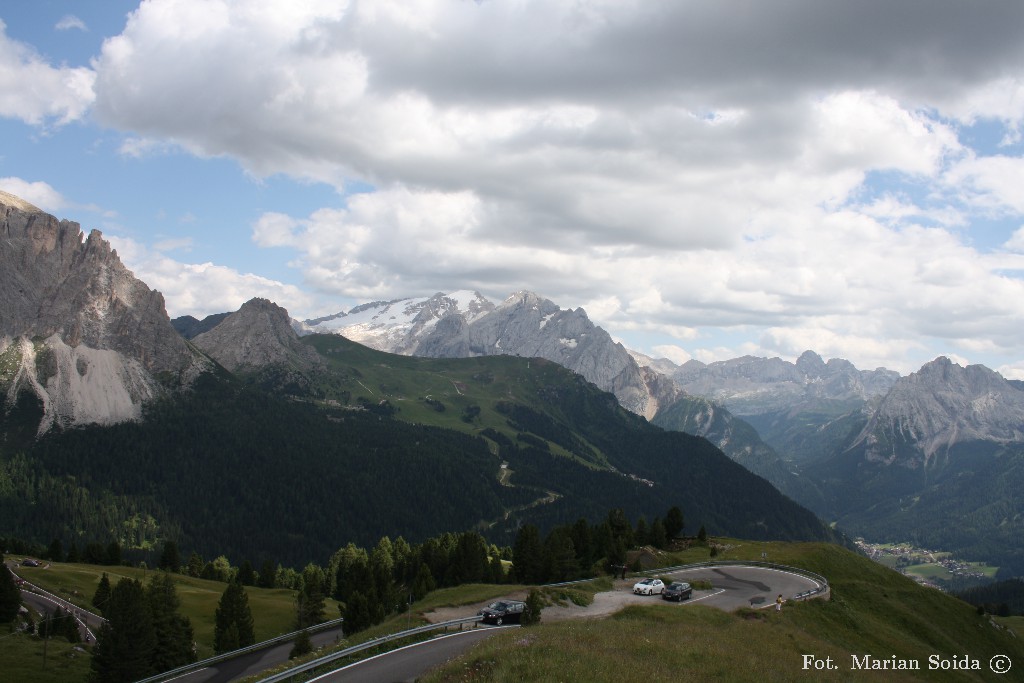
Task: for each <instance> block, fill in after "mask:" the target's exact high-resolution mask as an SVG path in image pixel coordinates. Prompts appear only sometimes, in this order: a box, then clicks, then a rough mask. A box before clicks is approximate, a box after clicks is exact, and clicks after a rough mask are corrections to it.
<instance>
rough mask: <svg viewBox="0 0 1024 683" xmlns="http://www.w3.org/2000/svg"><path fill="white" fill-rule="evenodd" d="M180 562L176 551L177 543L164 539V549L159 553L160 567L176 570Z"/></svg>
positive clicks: (171, 570)
mask: <svg viewBox="0 0 1024 683" xmlns="http://www.w3.org/2000/svg"><path fill="white" fill-rule="evenodd" d="M180 564H181V557H180V555H179V553H178V544H177V543H175V542H174V541H164V549H163V552H161V553H160V565H159V567H160V569H166V570H167V571H169V572H177V571H178V568H179V566H180Z"/></svg>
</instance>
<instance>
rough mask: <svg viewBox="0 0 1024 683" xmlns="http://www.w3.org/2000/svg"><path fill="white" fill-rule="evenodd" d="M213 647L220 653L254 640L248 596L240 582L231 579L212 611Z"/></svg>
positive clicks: (244, 645)
mask: <svg viewBox="0 0 1024 683" xmlns="http://www.w3.org/2000/svg"><path fill="white" fill-rule="evenodd" d="M214 622H215V624H214V630H213V649H214V650H215V651H216V652H217V654H220V653H222V652H230V651H231V650H237V649H238V648H240V647H247V646H249V645H252V644H254V643H255V642H256V635H255V632H254V630H253V622H252V612H251V611H250V610H249V596H248V595H246V593H245V589H244V588H243V587H242V584H240V583H238V582H237V581H232V582H231V583H229V584H228V587H227V589H225V591H224V594H223V595H221V597H220V602H219V603H218V604H217V610H216V612H215V613H214Z"/></svg>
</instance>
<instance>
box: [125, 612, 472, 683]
mask: <svg viewBox="0 0 1024 683" xmlns="http://www.w3.org/2000/svg"><path fill="white" fill-rule="evenodd" d="M478 621H480V617H478V616H476V617H465V618H463V619H452V620H451V621H443V622H439V623H437V624H427V625H426V626H420V627H417V628H413V629H409V630H408V631H400V632H398V633H392V634H391V635H388V636H381V637H380V638H374V639H373V640H368V641H366V642H365V643H360V644H359V645H353V646H352V647H347V648H345V649H344V650H339V651H338V652H332V653H331V654H329V655H324V656H323V657H319V658H317V659H313V660H311V661H309V662H306V663H305V664H301V665H299V666H296V667H293V668H291V669H288V670H287V671H282V672H280V673H277V674H274V675H273V676H270V677H268V678H261V679H260V682H259V683H280V681H286V680H288V679H289V678H291V677H292V676H298V675H299V674H303V673H306V672H307V671H311V670H313V669H317V668H319V667H321V666H326V665H327V664H330V663H331V662H335V661H337V660H339V659H344V658H345V657H348V656H349V655H353V654H356V653H357V652H362V651H363V650H369V649H370V648H372V647H376V646H377V645H380V644H382V643H388V642H391V641H393V640H401V639H402V638H408V637H410V636H414V635H417V634H420V633H429V632H430V631H436V630H438V629H442V628H443V629H445V630H447V629H448V627H449V626H459V627H460V628H461V627H462V625H463V624H470V623H473V624H475V623H476V622H478ZM140 683H142V682H140Z"/></svg>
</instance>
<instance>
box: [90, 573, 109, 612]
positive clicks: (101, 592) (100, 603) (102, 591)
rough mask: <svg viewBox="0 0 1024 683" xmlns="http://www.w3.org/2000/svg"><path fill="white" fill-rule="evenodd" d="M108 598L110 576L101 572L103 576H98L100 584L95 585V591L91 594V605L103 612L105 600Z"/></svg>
mask: <svg viewBox="0 0 1024 683" xmlns="http://www.w3.org/2000/svg"><path fill="white" fill-rule="evenodd" d="M109 600H110V578H109V577H108V576H107V573H106V572H103V576H102V577H100V585H99V586H97V587H96V592H95V593H94V594H93V596H92V606H93V607H95V608H96V609H98V610H99V611H100V614H103V611H104V610H105V609H106V607H107V602H109Z"/></svg>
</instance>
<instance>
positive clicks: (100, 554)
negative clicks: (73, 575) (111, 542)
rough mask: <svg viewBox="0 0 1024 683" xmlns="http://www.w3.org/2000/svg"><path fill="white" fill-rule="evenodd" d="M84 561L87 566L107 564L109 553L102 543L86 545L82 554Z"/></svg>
mask: <svg viewBox="0 0 1024 683" xmlns="http://www.w3.org/2000/svg"><path fill="white" fill-rule="evenodd" d="M82 561H83V562H85V563H86V564H106V561H107V552H106V550H104V548H103V544H102V543H86V544H85V551H84V552H83V553H82Z"/></svg>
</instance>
